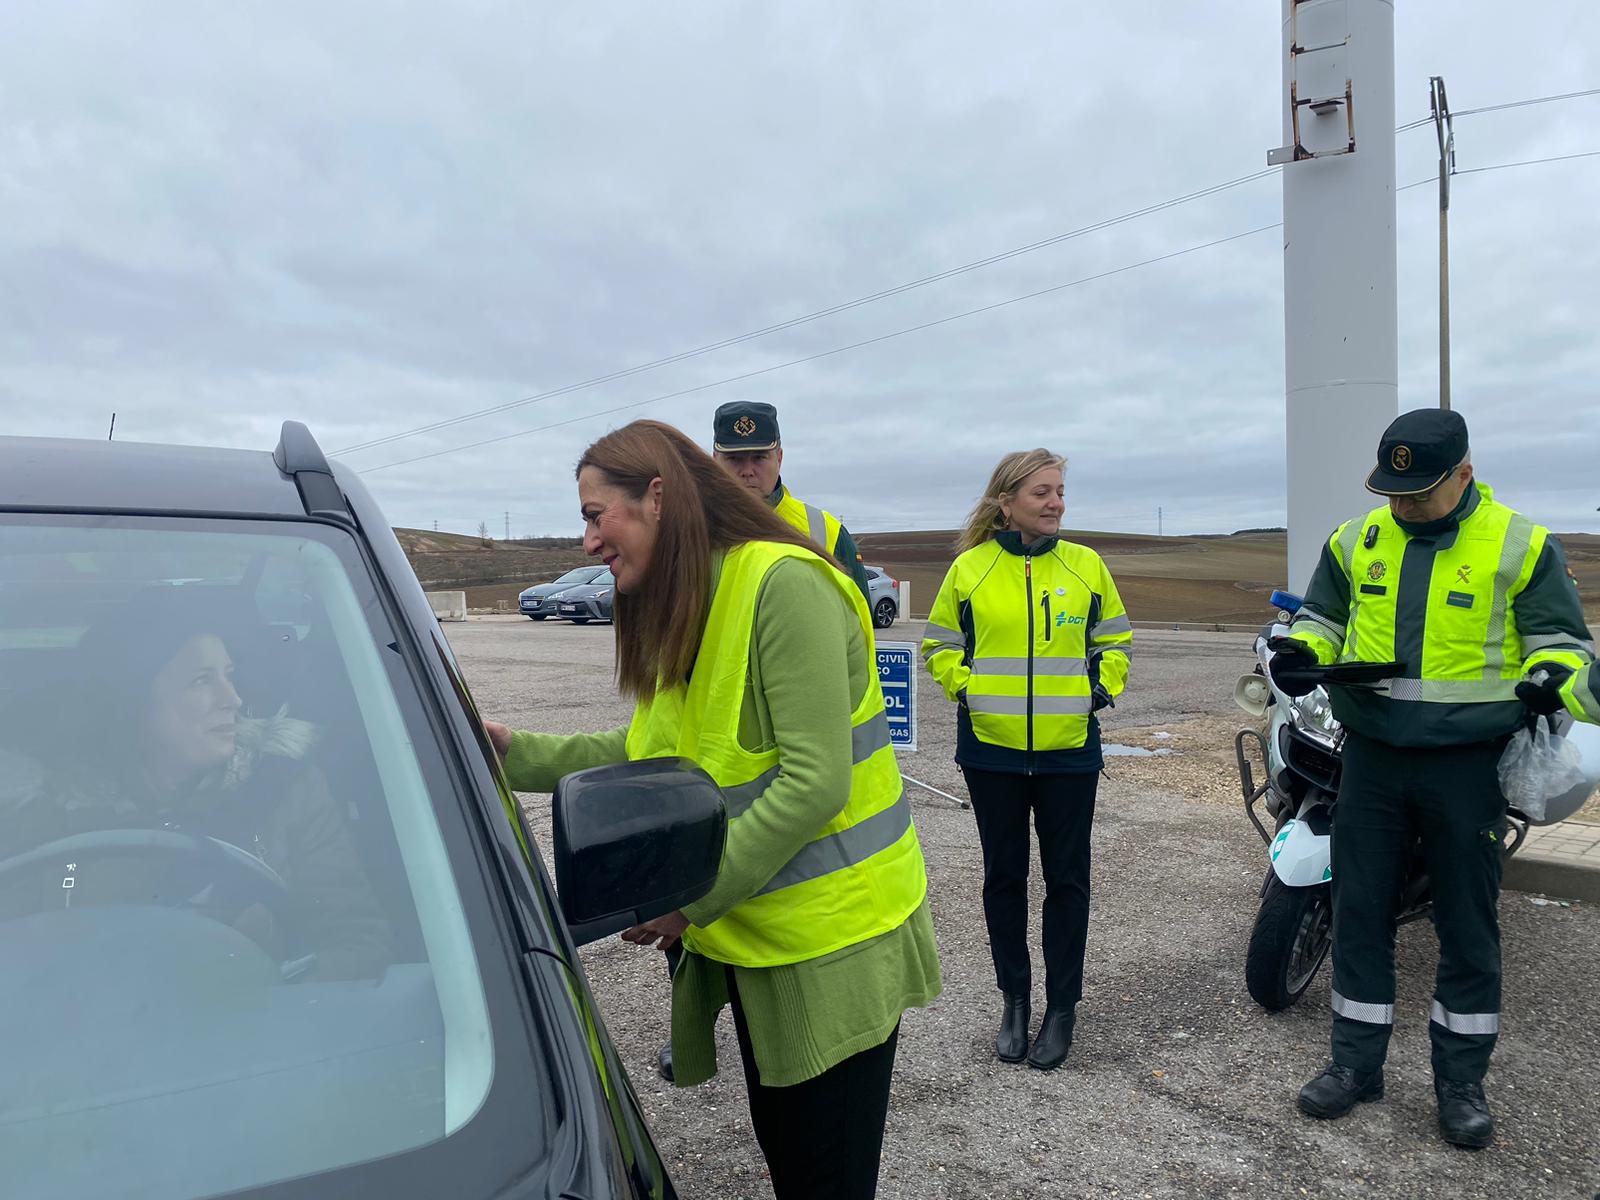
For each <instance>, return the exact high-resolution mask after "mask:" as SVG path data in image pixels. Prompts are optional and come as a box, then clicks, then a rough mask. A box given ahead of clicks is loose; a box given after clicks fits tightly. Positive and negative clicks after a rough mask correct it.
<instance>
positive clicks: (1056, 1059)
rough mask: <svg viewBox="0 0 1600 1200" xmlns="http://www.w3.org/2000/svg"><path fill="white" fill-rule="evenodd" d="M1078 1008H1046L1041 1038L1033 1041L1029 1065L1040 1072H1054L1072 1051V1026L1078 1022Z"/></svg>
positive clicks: (1040, 1033) (1040, 1027)
mask: <svg viewBox="0 0 1600 1200" xmlns="http://www.w3.org/2000/svg"><path fill="white" fill-rule="evenodd" d="M1077 1012H1078V1010H1077V1008H1076V1007H1075V1006H1068V1007H1066V1008H1053V1007H1051V1006H1050V1005H1046V1006H1045V1010H1044V1020H1043V1021H1042V1022H1040V1024H1039V1036H1038V1037H1036V1038H1034V1039H1033V1049H1032V1050H1030V1051H1028V1065H1029V1066H1030V1067H1033V1068H1035V1069H1036V1070H1040V1071H1054V1070H1055V1069H1056V1068H1057V1067H1059V1066H1060V1065H1061V1064H1062V1062H1063V1061H1064V1060H1065V1059H1066V1057H1067V1051H1068V1050H1070V1049H1072V1026H1073V1023H1074V1022H1075V1021H1076V1020H1077Z"/></svg>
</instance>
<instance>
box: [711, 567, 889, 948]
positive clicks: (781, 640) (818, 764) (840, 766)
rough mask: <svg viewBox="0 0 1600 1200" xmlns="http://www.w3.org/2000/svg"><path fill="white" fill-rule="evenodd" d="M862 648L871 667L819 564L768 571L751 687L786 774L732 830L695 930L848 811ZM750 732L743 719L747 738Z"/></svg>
mask: <svg viewBox="0 0 1600 1200" xmlns="http://www.w3.org/2000/svg"><path fill="white" fill-rule="evenodd" d="M852 647H855V648H856V649H855V656H856V657H861V658H863V661H864V654H865V640H864V638H863V636H862V633H861V627H860V624H859V623H858V622H857V621H856V619H855V616H854V614H853V613H852V612H851V611H850V609H849V608H848V606H847V605H846V604H845V601H844V597H842V596H841V595H840V594H839V592H838V590H837V589H836V588H835V587H834V586H833V584H832V583H830V582H829V581H828V580H827V579H826V578H825V577H824V576H823V575H822V574H821V572H820V570H819V569H818V568H817V567H816V566H814V565H812V564H808V563H806V562H803V561H799V560H788V561H784V562H781V563H779V564H778V565H777V566H775V567H774V568H773V569H772V570H771V571H770V572H768V574H767V577H766V578H765V579H764V580H763V581H762V584H761V593H760V595H759V596H758V597H757V599H756V612H755V631H754V633H753V634H752V635H751V642H750V662H751V690H752V692H753V694H754V695H753V698H754V701H755V707H756V709H757V717H758V720H757V722H756V724H757V726H758V727H759V728H760V729H761V730H762V731H763V732H764V733H766V734H768V735H769V736H770V738H771V743H770V744H775V745H776V746H777V750H778V777H777V778H776V779H775V780H774V781H773V782H772V784H771V786H769V787H768V788H767V790H766V791H765V792H763V793H762V794H761V798H760V799H759V800H757V801H756V802H755V804H753V805H752V806H751V807H750V808H749V809H748V810H747V811H746V812H744V813H743V814H741V815H740V816H738V817H735V818H734V820H733V821H732V822H731V823H730V824H729V826H728V841H727V845H726V847H725V848H724V850H723V857H722V870H721V871H720V873H719V874H718V875H717V881H716V883H715V884H714V885H713V886H712V889H711V891H710V892H709V893H707V894H706V895H705V896H703V897H702V898H701V899H699V900H696V901H695V902H694V903H692V904H688V905H685V906H684V909H683V914H684V916H686V917H688V918H689V920H690V921H691V922H693V923H694V924H695V925H698V926H700V927H701V928H704V927H705V926H707V925H709V924H711V923H712V922H713V921H715V920H717V919H718V918H719V917H722V916H723V915H724V914H726V913H727V912H728V910H729V909H731V908H733V906H734V905H736V904H738V903H739V902H740V901H742V900H746V899H748V898H750V897H751V896H753V895H755V894H756V893H757V892H758V891H760V890H761V888H762V887H764V886H765V885H766V883H767V881H768V880H770V879H771V878H772V877H773V876H774V875H776V874H777V873H778V870H779V868H781V867H782V866H783V865H784V864H785V863H787V862H788V861H789V860H790V859H791V858H793V857H794V855H795V853H796V851H798V850H799V849H800V848H801V847H802V846H804V845H805V844H806V843H807V842H810V841H813V840H814V839H815V838H816V837H817V836H818V834H819V833H820V832H821V830H822V827H823V826H824V825H826V824H827V823H828V822H829V821H830V820H832V819H833V818H834V817H835V816H837V815H838V814H839V813H840V812H841V811H843V809H844V806H845V804H846V802H847V801H848V800H849V798H850V755H851V749H850V747H851V731H850V716H851V713H852V712H853V711H854V708H855V705H854V703H853V702H852V687H851V682H852V681H851V676H850V662H851V657H852V655H851V648H852ZM861 686H862V687H864V686H865V682H864V681H863V683H862V685H861ZM858 690H859V689H858ZM748 725H749V723H748V722H745V721H741V735H743V732H744V730H745V728H746V727H747V726H748ZM741 740H743V738H742V736H741ZM751 748H754V747H751Z"/></svg>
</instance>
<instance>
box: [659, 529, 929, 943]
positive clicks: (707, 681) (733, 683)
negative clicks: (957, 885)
mask: <svg viewBox="0 0 1600 1200" xmlns="http://www.w3.org/2000/svg"><path fill="white" fill-rule="evenodd" d="M790 558H798V559H802V560H805V561H808V562H810V563H812V564H814V565H815V567H816V569H817V570H819V571H822V572H823V573H824V574H825V575H826V577H827V578H828V579H829V580H830V582H831V583H832V584H833V585H834V586H835V587H837V588H838V590H839V594H840V595H841V596H844V597H845V598H846V600H847V601H848V602H849V603H850V606H851V609H852V611H854V612H855V614H856V617H857V619H858V620H859V621H860V622H861V628H862V632H863V633H864V634H865V635H866V644H867V645H868V646H869V647H870V646H871V645H872V621H871V617H870V616H869V614H868V612H867V608H866V603H865V601H863V600H862V598H861V594H860V593H859V592H858V591H857V590H856V589H855V587H854V586H853V585H852V584H851V583H850V581H849V580H848V579H846V578H845V577H844V576H843V575H841V574H840V573H839V572H838V571H837V570H835V569H834V568H833V567H831V566H829V565H827V564H825V563H824V562H823V561H822V560H821V559H820V558H819V557H818V556H817V555H815V554H813V553H812V552H811V551H809V550H805V549H802V548H801V547H799V546H787V545H778V544H776V543H772V542H749V543H746V544H745V545H743V546H738V547H736V548H734V549H732V550H730V551H729V552H728V554H727V557H726V558H725V559H724V560H723V565H722V574H721V576H720V578H719V580H718V582H717V590H716V594H715V595H714V596H713V597H712V601H711V612H710V615H709V617H708V618H707V620H706V629H705V635H704V638H703V640H702V642H701V646H700V654H699V657H698V658H696V660H695V665H694V672H693V675H692V677H691V679H690V682H689V683H688V685H687V686H685V685H679V686H677V687H674V688H670V689H667V690H664V691H662V692H659V693H657V695H656V697H655V698H654V699H653V700H652V701H650V702H648V703H644V704H640V705H639V706H638V708H637V709H636V710H635V711H634V715H633V722H632V724H631V725H630V726H629V728H628V740H627V749H628V757H629V758H630V759H639V758H655V757H661V756H664V755H681V756H683V757H685V758H688V759H691V760H693V761H694V762H695V763H697V764H698V765H699V766H700V767H701V768H702V769H704V770H705V771H706V773H707V774H709V775H710V776H711V778H712V779H714V780H716V782H717V784H718V786H719V787H721V788H722V792H723V797H724V799H725V801H726V803H727V806H728V815H729V816H730V818H732V820H733V821H734V822H738V821H740V820H742V819H744V814H746V813H748V812H749V811H750V809H751V807H752V806H753V805H755V804H757V803H758V802H759V801H760V799H761V795H762V793H763V792H765V791H766V789H767V788H768V787H769V786H770V785H771V784H772V782H773V781H774V780H775V779H776V778H777V777H778V769H779V762H778V751H777V748H776V747H772V748H770V749H766V750H762V751H751V750H747V749H745V748H744V746H743V745H741V744H740V741H739V716H740V712H741V711H742V709H743V703H744V694H745V689H746V688H747V687H748V685H749V679H750V639H751V635H752V633H753V632H754V627H755V606H756V597H757V595H758V594H759V592H760V590H761V581H762V579H763V578H765V576H766V574H767V572H768V571H770V570H771V569H772V568H773V567H774V566H775V565H776V564H777V563H779V562H780V561H782V560H784V559H790ZM767 669H771V668H767ZM869 676H870V682H869V683H868V686H867V689H866V693H865V695H864V696H863V697H862V700H861V703H860V705H859V706H858V707H857V708H856V710H855V712H854V713H853V714H852V716H851V726H852V737H851V743H852V757H853V760H854V764H853V766H852V768H851V782H850V798H849V800H848V801H847V802H846V804H845V806H844V810H843V811H842V812H840V813H839V814H838V816H836V817H834V818H833V820H831V821H829V822H828V823H827V824H826V825H824V826H823V827H822V828H821V829H819V830H817V832H816V836H815V837H814V838H813V839H812V840H811V841H809V842H808V843H807V844H806V845H804V846H802V847H801V848H800V850H799V851H798V852H797V853H796V854H795V855H794V857H793V858H792V859H790V860H789V862H788V863H787V864H786V865H784V866H783V867H782V868H781V869H779V871H778V873H777V874H776V875H774V876H773V877H772V879H771V880H770V881H769V882H768V883H767V885H766V886H765V887H763V888H762V889H761V891H760V892H758V893H757V894H756V895H754V896H752V897H750V898H749V899H747V900H744V901H742V902H740V903H739V904H737V905H735V906H734V907H733V909H732V910H730V911H729V912H728V913H727V914H725V915H724V916H723V917H722V918H721V919H719V920H717V921H714V922H713V923H712V924H710V925H709V926H706V927H705V928H700V927H698V926H693V925H691V926H690V927H689V929H688V930H687V931H685V933H684V937H683V940H684V944H685V945H687V946H688V947H689V949H691V950H693V951H695V952H696V953H697V954H703V955H705V956H706V957H707V958H710V959H714V960H716V961H717V962H724V963H732V964H733V965H735V966H742V967H774V966H781V965H783V964H785V963H794V962H802V961H804V960H806V959H810V958H818V957H820V956H822V955H824V954H830V953H832V952H833V951H835V950H840V949H843V948H844V947H845V946H851V945H854V944H856V943H857V942H863V941H865V940H867V939H868V938H871V937H876V936H877V935H878V934H881V933H887V932H888V931H889V930H891V929H894V928H896V927H897V926H899V925H900V924H901V923H903V922H904V921H905V919H906V918H907V917H909V916H910V915H911V914H912V913H913V912H914V911H915V910H916V908H917V906H918V905H919V904H921V903H922V900H923V897H924V895H925V894H926V892H927V886H928V879H927V872H926V870H925V868H924V866H923V861H922V847H921V846H920V844H919V843H918V841H917V834H916V830H915V828H913V826H912V823H911V808H910V805H909V804H908V803H907V801H906V796H905V789H904V785H903V783H902V782H901V779H900V767H899V764H898V763H897V762H896V761H895V757H894V750H893V749H892V748H891V746H890V744H889V724H888V719H887V717H886V714H885V712H884V703H883V691H882V689H881V688H880V687H879V686H878V673H877V671H876V670H872V671H870V672H869Z"/></svg>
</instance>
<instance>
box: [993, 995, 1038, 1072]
mask: <svg viewBox="0 0 1600 1200" xmlns="http://www.w3.org/2000/svg"><path fill="white" fill-rule="evenodd" d="M1032 1015H1033V1014H1032V1011H1031V1005H1030V1002H1029V1000H1028V997H1027V996H1025V995H1024V996H1012V995H1010V994H1007V996H1006V1006H1005V1011H1004V1012H1003V1013H1001V1015H1000V1033H999V1035H998V1036H997V1037H996V1038H995V1039H994V1052H995V1054H996V1055H997V1056H999V1059H1000V1061H1001V1062H1021V1061H1022V1060H1023V1059H1024V1058H1026V1057H1027V1056H1028V1018H1029V1017H1030V1016H1032Z"/></svg>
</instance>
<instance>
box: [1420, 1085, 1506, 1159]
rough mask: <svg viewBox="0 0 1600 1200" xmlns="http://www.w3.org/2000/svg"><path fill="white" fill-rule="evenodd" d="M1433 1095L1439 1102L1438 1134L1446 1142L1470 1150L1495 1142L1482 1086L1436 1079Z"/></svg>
mask: <svg viewBox="0 0 1600 1200" xmlns="http://www.w3.org/2000/svg"><path fill="white" fill-rule="evenodd" d="M1433 1094H1434V1095H1435V1096H1437V1097H1438V1098H1439V1132H1440V1133H1441V1134H1442V1135H1443V1136H1444V1140H1445V1141H1447V1142H1449V1143H1450V1144H1451V1145H1452V1146H1465V1147H1467V1148H1468V1149H1469V1150H1481V1149H1483V1148H1484V1147H1485V1146H1487V1145H1488V1144H1489V1143H1490V1142H1492V1141H1494V1118H1493V1117H1492V1116H1490V1115H1489V1101H1488V1098H1487V1097H1485V1096H1484V1094H1483V1085H1482V1084H1481V1083H1462V1082H1460V1081H1459V1080H1455V1079H1435V1080H1434V1081H1433Z"/></svg>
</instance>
